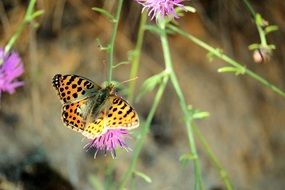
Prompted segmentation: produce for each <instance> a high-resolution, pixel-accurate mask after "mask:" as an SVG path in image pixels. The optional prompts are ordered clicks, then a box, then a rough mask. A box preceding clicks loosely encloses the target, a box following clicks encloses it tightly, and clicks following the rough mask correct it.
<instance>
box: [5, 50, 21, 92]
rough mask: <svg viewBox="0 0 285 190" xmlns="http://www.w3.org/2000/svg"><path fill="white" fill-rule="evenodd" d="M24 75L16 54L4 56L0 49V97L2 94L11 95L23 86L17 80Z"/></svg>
mask: <svg viewBox="0 0 285 190" xmlns="http://www.w3.org/2000/svg"><path fill="white" fill-rule="evenodd" d="M23 73H24V65H23V63H22V61H21V59H20V57H19V55H18V53H16V52H10V53H7V54H5V53H4V49H3V48H0V96H1V94H2V92H8V93H9V94H13V93H14V92H15V90H16V88H18V87H20V86H23V85H24V83H23V82H22V81H18V80H17V78H18V77H19V76H21V75H22V74H23Z"/></svg>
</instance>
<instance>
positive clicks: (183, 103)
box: [159, 21, 203, 190]
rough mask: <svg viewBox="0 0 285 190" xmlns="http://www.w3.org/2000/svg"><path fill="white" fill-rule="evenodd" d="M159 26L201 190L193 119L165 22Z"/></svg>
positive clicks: (165, 56) (166, 63)
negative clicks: (172, 52)
mask: <svg viewBox="0 0 285 190" xmlns="http://www.w3.org/2000/svg"><path fill="white" fill-rule="evenodd" d="M159 26H160V28H161V35H160V40H161V44H162V48H163V55H164V59H165V65H166V69H167V70H169V71H170V72H169V73H170V79H171V82H172V84H173V86H174V89H175V91H176V93H177V96H178V98H179V103H180V107H181V109H182V111H183V115H184V119H185V123H186V126H187V134H188V140H189V146H190V149H191V150H190V151H191V154H192V155H193V156H194V158H195V159H193V164H194V173H195V190H200V189H203V185H202V177H201V168H200V162H199V157H198V154H197V150H196V145H195V140H194V135H193V131H192V127H191V120H192V118H191V116H190V115H189V112H188V108H187V103H186V101H185V98H184V96H183V93H182V90H181V88H180V85H179V83H178V80H177V77H176V74H175V72H174V70H173V67H172V61H171V56H170V50H169V44H168V39H167V34H166V28H165V26H166V25H165V22H164V21H162V22H161V23H160V24H159Z"/></svg>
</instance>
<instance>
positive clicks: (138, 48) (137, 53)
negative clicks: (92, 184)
mask: <svg viewBox="0 0 285 190" xmlns="http://www.w3.org/2000/svg"><path fill="white" fill-rule="evenodd" d="M146 20H147V12H146V11H144V12H143V13H142V15H141V19H140V26H139V30H138V38H137V43H136V47H135V49H134V51H133V53H134V54H133V57H132V67H131V73H130V79H133V78H135V77H136V76H137V73H138V68H139V61H140V57H141V49H142V44H143V38H144V31H145V30H144V26H145V23H146ZM135 86H136V80H132V81H130V84H129V91H128V101H129V102H130V103H132V102H133V100H134V91H135Z"/></svg>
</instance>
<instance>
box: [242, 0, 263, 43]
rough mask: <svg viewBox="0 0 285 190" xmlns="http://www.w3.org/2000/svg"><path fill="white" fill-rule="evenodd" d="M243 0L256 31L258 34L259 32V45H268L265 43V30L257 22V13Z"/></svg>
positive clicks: (246, 0)
mask: <svg viewBox="0 0 285 190" xmlns="http://www.w3.org/2000/svg"><path fill="white" fill-rule="evenodd" d="M243 2H244V4H245V5H246V7H247V9H248V10H249V12H250V14H251V16H252V18H253V19H254V22H255V24H256V27H257V31H258V34H259V38H260V43H261V46H262V47H267V46H268V45H267V41H266V36H265V32H264V30H263V28H262V26H260V24H258V22H257V15H258V14H257V13H256V12H255V10H254V9H253V7H252V6H251V4H250V3H249V2H248V0H243Z"/></svg>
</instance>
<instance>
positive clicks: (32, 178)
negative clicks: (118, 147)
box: [0, 0, 285, 190]
mask: <svg viewBox="0 0 285 190" xmlns="http://www.w3.org/2000/svg"><path fill="white" fill-rule="evenodd" d="M250 2H251V3H252V5H253V7H254V8H255V10H256V11H257V12H259V13H261V14H262V16H263V17H264V18H265V19H266V20H267V21H268V22H269V23H270V24H276V25H278V26H279V30H278V31H277V32H274V33H272V34H270V35H269V38H268V40H269V41H270V43H273V44H275V45H276V47H277V49H276V50H275V51H274V52H273V56H272V58H271V60H270V61H269V62H267V63H264V64H256V63H254V61H253V59H252V52H250V51H249V50H248V45H249V44H252V43H256V42H259V36H258V33H257V30H256V26H255V24H254V22H253V21H252V19H251V16H250V14H249V12H248V10H247V9H246V7H245V6H244V4H243V2H242V1H234V0H229V1H221V0H218V1H206V0H201V1H194V0H192V1H190V2H188V3H189V4H191V5H192V6H194V7H195V8H196V9H197V13H195V14H192V13H189V14H186V16H184V17H182V18H180V19H178V20H177V21H178V22H179V26H180V27H181V28H182V29H183V30H185V31H187V32H189V33H191V34H193V35H195V36H197V37H198V38H200V39H202V40H204V41H206V42H207V43H209V44H210V45H212V46H214V47H218V48H221V49H223V51H224V52H225V53H226V54H228V55H230V56H231V57H233V58H234V59H236V60H238V61H240V62H241V63H243V64H244V65H246V67H247V68H249V69H252V70H253V71H254V72H256V73H258V74H259V75H261V76H263V77H264V78H266V79H267V80H269V81H271V82H272V83H273V84H276V85H277V86H279V87H280V88H281V89H285V75H284V74H285V65H284V63H285V62H284V60H285V57H284V52H285V46H284V42H285V12H284V10H285V1H283V0H270V1H269V0H263V1H260V0H259V1H257V0H251V1H250ZM27 5H28V1H25V0H1V1H0V18H1V22H0V44H1V47H3V46H4V45H5V43H7V41H8V39H9V38H10V37H11V36H12V34H13V33H14V32H15V30H16V28H17V26H18V24H19V23H20V22H21V20H22V19H23V17H24V13H25V10H26V8H27ZM94 6H97V7H103V8H104V9H106V10H109V11H111V12H113V13H114V12H115V10H116V1H114V0H112V1H110V0H108V1H99V0H97V1H96V0H81V1H80V0H49V1H45V0H39V1H38V3H37V9H42V10H44V11H45V13H44V15H43V16H41V17H39V18H38V19H37V22H38V24H39V26H38V28H37V29H33V28H32V27H30V28H27V29H25V30H24V32H23V34H22V35H21V37H20V38H19V40H18V41H17V43H16V45H15V46H14V49H15V50H16V51H18V52H19V53H20V55H21V57H22V59H23V62H24V66H25V73H24V75H23V77H22V78H21V79H22V80H23V81H24V82H25V85H24V87H22V88H18V89H17V91H16V93H15V94H13V95H9V94H5V93H4V94H2V96H1V102H0V189H4V190H6V189H84V190H85V189H86V190H89V189H90V190H91V189H96V188H97V189H98V184H101V185H102V189H108V188H111V185H108V184H112V183H113V182H116V181H119V180H120V179H121V177H122V175H123V174H124V172H125V171H126V169H127V167H128V164H129V162H130V159H131V157H132V152H129V153H126V152H125V151H119V152H118V156H117V158H116V159H115V160H113V159H112V157H111V156H110V155H108V156H104V155H102V154H101V155H98V156H97V158H96V159H94V158H93V152H92V151H89V152H86V151H85V150H83V148H82V147H83V146H84V145H85V144H86V142H85V141H82V136H81V135H80V134H78V133H75V132H73V131H72V130H69V129H67V128H66V127H64V125H63V123H62V122H61V103H60V101H59V99H58V97H57V94H56V92H55V90H54V89H53V87H52V85H51V79H52V77H53V76H54V75H55V74H57V73H61V74H78V75H82V76H85V77H87V78H89V79H91V80H93V81H96V82H97V83H99V84H100V83H102V82H103V81H105V80H106V79H107V74H106V73H107V72H106V71H107V69H106V65H107V64H106V63H107V61H108V55H107V53H106V52H104V51H101V50H100V48H99V47H98V43H97V42H96V39H97V38H99V39H100V41H101V43H102V44H103V45H104V44H107V43H108V41H109V39H110V36H111V32H112V24H111V23H110V22H109V21H108V20H107V19H106V18H105V17H103V16H100V14H98V13H96V12H94V11H92V10H91V8H92V7H94ZM141 8H142V7H141V6H140V5H138V4H137V3H135V1H132V0H129V1H125V2H124V6H123V13H122V17H121V18H122V19H121V21H120V25H119V31H118V36H117V39H116V49H115V62H116V63H119V62H122V61H126V60H127V59H128V52H130V51H131V50H132V49H134V46H135V42H136V34H137V29H138V24H139V19H140V15H141ZM169 40H170V46H171V53H172V58H173V62H174V69H175V71H176V73H177V75H178V79H179V82H180V84H181V87H182V89H183V92H184V95H185V98H186V100H187V102H188V103H189V104H191V105H192V106H193V107H195V108H198V109H200V110H204V111H208V112H210V114H211V116H210V117H209V118H208V119H206V120H201V121H199V122H197V123H196V124H197V125H198V126H199V128H200V130H201V131H202V132H203V134H204V135H205V137H206V139H207V141H208V143H209V144H210V145H211V147H212V149H213V151H214V153H215V155H216V156H217V157H218V159H219V160H220V161H221V163H222V164H223V165H224V167H225V169H226V171H227V172H228V173H229V176H230V178H231V180H232V182H233V185H234V187H235V188H236V189H244V190H252V189H259V190H266V189H275V190H281V189H284V187H285V162H284V159H285V148H284V147H285V131H284V127H285V126H284V124H285V111H284V108H285V100H284V98H282V97H280V96H278V95H276V94H275V93H273V92H272V91H271V90H269V89H266V88H265V87H264V86H261V85H260V84H259V83H258V82H256V81H254V80H253V79H251V78H249V77H247V76H238V77H237V76H235V75H233V74H219V73H217V69H218V68H219V67H221V66H224V65H225V64H224V63H223V62H222V61H220V60H219V59H214V60H213V61H211V62H210V61H209V59H208V58H207V52H206V51H205V50H203V49H201V48H200V47H198V46H196V45H195V44H193V43H191V42H190V41H187V40H185V39H184V38H183V37H180V36H178V35H171V36H170V39H169ZM163 69H164V63H163V56H162V51H161V45H160V41H159V37H158V36H157V35H155V34H153V33H150V32H146V34H145V39H144V43H143V52H142V57H141V63H140V66H139V73H138V79H137V89H136V94H138V93H139V87H140V86H141V84H142V83H143V82H144V81H145V80H146V79H147V78H148V77H150V76H152V75H154V74H157V73H159V72H160V71H162V70H163ZM129 73H130V65H123V66H120V67H118V68H116V69H115V70H114V72H113V74H114V80H117V81H119V82H122V81H124V80H127V79H129ZM126 86H127V85H126ZM154 94H155V93H149V94H147V96H145V97H144V98H142V99H141V100H140V102H137V103H135V104H134V105H133V106H134V107H135V109H136V110H137V112H138V113H139V115H140V118H141V120H142V121H143V120H144V119H145V117H146V116H147V114H148V112H149V109H150V107H151V105H152V101H153V95H154ZM166 110H167V111H166ZM182 120H183V118H182V113H181V110H180V107H179V104H178V100H177V97H176V93H175V91H174V89H173V87H172V85H171V84H169V85H168V86H167V89H166V93H164V95H163V98H162V99H161V102H160V105H159V109H158V110H157V112H156V114H155V117H154V119H153V122H152V126H151V131H150V133H149V134H148V136H147V139H146V141H145V144H144V147H143V150H142V152H141V154H140V157H139V161H138V165H137V169H138V170H139V171H142V172H144V173H145V174H147V175H148V176H149V177H151V179H152V183H150V184H149V183H146V182H145V181H144V180H143V179H141V178H136V183H135V187H136V189H150V190H156V189H181V190H184V189H192V187H193V178H194V174H193V168H192V164H191V163H189V164H188V165H186V166H183V165H182V164H181V163H180V162H179V157H180V155H182V154H184V153H187V152H189V146H188V138H187V134H186V133H185V132H186V129H185V126H184V124H183V122H182ZM128 144H129V146H130V147H134V144H135V139H134V138H133V139H130V140H129V142H128ZM197 146H198V153H199V155H200V158H201V165H202V171H203V173H202V175H203V180H204V183H205V189H209V190H222V189H224V186H223V183H222V181H221V179H220V177H219V173H218V171H217V170H215V169H214V167H213V165H212V163H211V162H210V160H209V158H208V157H207V155H206V154H205V151H204V150H203V149H202V148H201V144H200V143H199V142H197ZM96 184H97V185H96ZM99 186H100V185H99ZM112 188H114V189H116V188H115V187H112Z"/></svg>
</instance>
